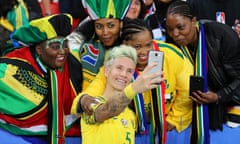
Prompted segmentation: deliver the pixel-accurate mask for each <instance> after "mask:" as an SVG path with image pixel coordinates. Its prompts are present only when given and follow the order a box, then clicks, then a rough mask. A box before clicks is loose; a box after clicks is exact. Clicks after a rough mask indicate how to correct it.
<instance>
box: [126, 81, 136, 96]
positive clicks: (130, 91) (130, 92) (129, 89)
mask: <svg viewBox="0 0 240 144" xmlns="http://www.w3.org/2000/svg"><path fill="white" fill-rule="evenodd" d="M124 93H125V95H126V97H127V98H129V99H133V98H134V97H135V96H136V95H137V93H136V92H135V91H134V90H133V88H132V84H129V85H128V86H127V87H125V89H124Z"/></svg>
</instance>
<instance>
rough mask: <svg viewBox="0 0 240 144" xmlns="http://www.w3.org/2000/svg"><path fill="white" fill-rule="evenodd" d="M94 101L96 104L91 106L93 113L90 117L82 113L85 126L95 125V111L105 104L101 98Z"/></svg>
mask: <svg viewBox="0 0 240 144" xmlns="http://www.w3.org/2000/svg"><path fill="white" fill-rule="evenodd" d="M96 99H97V100H98V103H97V104H95V103H94V104H91V108H92V109H93V113H92V114H91V115H88V114H86V113H85V112H84V113H83V119H84V120H85V122H86V123H87V124H95V123H96V119H95V112H96V109H97V108H98V107H99V106H101V105H102V104H104V103H105V102H106V100H105V99H104V98H103V97H97V98H96Z"/></svg>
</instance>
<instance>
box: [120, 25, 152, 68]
mask: <svg viewBox="0 0 240 144" xmlns="http://www.w3.org/2000/svg"><path fill="white" fill-rule="evenodd" d="M123 43H124V44H126V45H130V46H132V47H134V48H135V49H136V50H137V57H138V61H137V68H138V69H139V70H143V69H144V68H145V67H146V66H147V64H148V53H149V51H150V50H153V45H152V35H151V33H150V31H148V30H147V29H145V30H144V31H141V32H139V33H136V34H132V37H131V39H129V40H127V41H126V40H125V41H124V42H123Z"/></svg>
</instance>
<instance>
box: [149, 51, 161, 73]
mask: <svg viewBox="0 0 240 144" xmlns="http://www.w3.org/2000/svg"><path fill="white" fill-rule="evenodd" d="M163 57H164V53H163V52H162V51H149V53H148V64H152V63H157V65H156V66H154V67H153V68H152V69H150V70H149V73H155V72H160V71H162V70H163Z"/></svg>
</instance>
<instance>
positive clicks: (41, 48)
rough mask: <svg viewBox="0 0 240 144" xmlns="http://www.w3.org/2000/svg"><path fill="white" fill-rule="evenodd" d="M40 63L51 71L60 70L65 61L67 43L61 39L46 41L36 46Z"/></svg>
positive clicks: (67, 49)
mask: <svg viewBox="0 0 240 144" xmlns="http://www.w3.org/2000/svg"><path fill="white" fill-rule="evenodd" d="M36 52H37V54H38V55H39V57H40V59H41V61H42V62H43V63H44V64H45V65H46V66H48V67H50V68H52V69H56V68H60V67H62V66H63V65H64V63H65V62H66V60H67V55H68V53H69V48H68V41H67V40H66V39H64V38H63V37H58V38H54V39H51V40H46V41H44V42H42V43H41V44H39V45H37V46H36Z"/></svg>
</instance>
